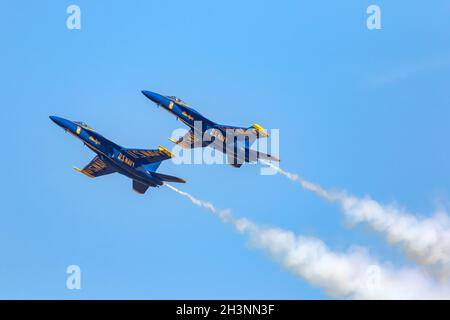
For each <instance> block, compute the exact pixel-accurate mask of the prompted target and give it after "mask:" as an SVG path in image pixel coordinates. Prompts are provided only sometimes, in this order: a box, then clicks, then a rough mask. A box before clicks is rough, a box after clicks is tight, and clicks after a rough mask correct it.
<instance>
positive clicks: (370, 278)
mask: <svg viewBox="0 0 450 320" xmlns="http://www.w3.org/2000/svg"><path fill="white" fill-rule="evenodd" d="M166 186H167V187H169V188H170V189H172V190H173V191H175V192H177V193H178V194H180V195H182V196H184V197H186V198H187V199H189V200H190V201H191V202H192V203H193V204H195V205H197V206H199V207H203V208H205V209H207V210H209V211H210V212H212V213H213V214H215V215H216V216H218V217H219V218H220V219H221V220H222V221H223V222H225V223H227V224H230V225H232V226H233V227H234V228H235V229H236V230H237V231H238V232H240V233H242V234H245V235H247V236H248V237H249V238H250V242H251V243H252V244H253V245H254V246H256V247H258V248H261V249H263V250H265V251H266V252H268V253H269V254H270V255H271V256H272V257H273V258H274V260H275V261H277V262H278V263H280V264H281V265H282V266H283V267H284V268H285V269H287V270H288V271H290V272H291V273H293V274H294V275H296V276H298V277H300V278H303V279H305V280H306V281H307V282H308V283H310V284H312V285H315V286H319V287H320V288H322V289H323V290H325V292H327V293H328V294H330V295H332V296H335V297H348V298H353V299H449V298H450V288H449V286H444V285H442V284H437V283H435V282H433V280H432V279H430V278H429V277H428V275H427V274H425V273H423V272H421V271H420V270H416V269H401V270H394V269H393V268H392V267H390V266H389V265H379V264H378V263H377V262H376V261H375V259H373V258H371V257H370V256H369V255H368V253H367V251H366V250H365V249H364V248H353V249H352V250H350V251H349V252H346V253H338V252H333V251H331V250H330V249H328V248H327V246H326V245H325V244H324V243H323V242H322V241H321V240H319V239H316V238H312V237H303V236H296V235H295V234H294V233H292V232H291V231H287V230H283V229H279V228H273V227H262V226H259V225H257V224H255V223H253V222H252V221H250V220H248V219H245V218H239V219H238V218H235V217H233V215H232V214H231V212H230V210H219V209H217V208H216V207H215V206H214V205H212V204H211V203H209V202H206V201H203V200H199V199H197V198H195V197H193V196H192V195H190V194H188V193H187V192H184V191H180V190H178V189H177V188H175V187H173V186H171V185H168V184H166Z"/></svg>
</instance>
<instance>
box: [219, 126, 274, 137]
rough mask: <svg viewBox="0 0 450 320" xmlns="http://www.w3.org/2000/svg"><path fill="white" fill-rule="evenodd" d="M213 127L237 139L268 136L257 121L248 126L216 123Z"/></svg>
mask: <svg viewBox="0 0 450 320" xmlns="http://www.w3.org/2000/svg"><path fill="white" fill-rule="evenodd" d="M215 128H217V129H219V130H220V131H221V132H222V133H223V134H225V135H226V136H227V137H229V136H231V135H233V136H234V137H236V138H237V140H245V139H246V138H247V139H248V140H249V141H255V140H256V139H258V138H261V137H262V138H266V137H268V136H269V134H268V133H267V131H266V130H265V129H264V128H263V127H262V126H260V125H259V124H257V123H255V124H252V125H251V126H250V127H248V128H244V127H235V126H226V125H216V126H215Z"/></svg>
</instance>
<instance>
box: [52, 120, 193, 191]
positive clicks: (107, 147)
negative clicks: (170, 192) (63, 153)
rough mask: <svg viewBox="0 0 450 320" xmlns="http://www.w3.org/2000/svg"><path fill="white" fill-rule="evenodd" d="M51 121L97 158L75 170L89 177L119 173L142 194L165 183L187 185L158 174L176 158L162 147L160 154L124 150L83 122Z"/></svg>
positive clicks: (182, 181) (142, 150) (139, 150)
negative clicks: (130, 180)
mask: <svg viewBox="0 0 450 320" xmlns="http://www.w3.org/2000/svg"><path fill="white" fill-rule="evenodd" d="M50 119H51V120H52V121H53V122H55V123H56V124H57V125H58V126H60V127H61V128H63V129H64V130H65V131H66V132H68V133H70V134H72V135H73V136H74V137H76V138H78V139H80V140H81V141H83V142H84V144H85V145H86V146H87V147H88V148H89V149H91V150H92V151H94V152H95V153H96V154H97V156H96V157H95V158H94V159H93V160H92V161H91V162H90V163H89V164H88V165H87V166H85V167H84V168H83V169H79V168H77V167H74V169H76V170H77V171H79V172H81V173H84V174H85V175H87V176H88V177H91V178H96V177H100V176H104V175H107V174H110V173H114V172H118V173H120V174H123V175H125V176H127V177H129V178H130V179H132V180H133V190H134V191H136V192H137V193H141V194H144V193H145V191H147V189H148V188H149V187H158V186H161V185H163V184H164V181H168V182H180V183H184V182H185V181H184V180H183V179H181V178H178V177H173V176H169V175H166V174H162V173H157V172H156V170H157V169H158V167H159V165H160V164H161V162H162V161H164V160H167V159H170V158H172V157H173V154H172V153H171V152H170V151H169V150H167V149H165V148H164V147H161V146H160V147H159V149H156V150H144V149H129V148H124V147H121V146H119V145H117V144H115V143H114V142H112V141H110V140H108V139H106V138H105V137H103V136H102V135H101V134H99V133H97V132H95V131H94V130H93V129H92V128H90V127H88V126H87V125H86V124H85V123H83V122H77V121H75V122H74V121H70V120H67V119H63V118H60V117H55V116H50Z"/></svg>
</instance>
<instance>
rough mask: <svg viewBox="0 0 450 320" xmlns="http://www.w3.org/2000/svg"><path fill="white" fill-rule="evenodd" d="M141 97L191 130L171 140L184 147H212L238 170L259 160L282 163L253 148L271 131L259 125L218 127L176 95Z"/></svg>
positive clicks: (152, 93) (149, 94)
mask: <svg viewBox="0 0 450 320" xmlns="http://www.w3.org/2000/svg"><path fill="white" fill-rule="evenodd" d="M142 94H144V96H146V97H147V98H148V99H150V100H151V101H153V102H154V103H156V105H158V106H160V107H162V108H163V109H165V110H166V111H168V112H170V113H171V114H173V115H174V116H175V117H176V118H177V119H179V120H181V121H182V122H183V123H184V124H186V125H187V126H188V127H189V128H190V131H189V132H188V133H187V134H186V135H185V136H184V137H181V138H180V139H178V140H173V139H170V138H169V140H170V141H172V142H173V143H175V144H177V145H179V146H181V147H183V148H196V147H202V148H203V147H207V146H209V147H212V148H214V149H216V150H220V151H222V152H223V153H226V154H227V157H228V163H229V164H230V165H232V166H233V167H237V168H239V167H240V166H241V165H242V164H243V163H245V162H254V161H257V160H258V159H264V160H270V161H280V160H279V159H278V158H277V157H275V156H272V155H269V154H266V153H262V152H259V151H257V150H251V149H250V144H251V143H252V142H253V141H254V140H256V139H259V138H267V137H268V136H269V134H268V132H267V131H266V130H265V129H264V128H263V127H262V126H261V125H259V124H257V123H255V124H252V125H251V126H250V127H235V126H228V125H221V124H217V123H215V122H213V121H211V120H209V119H207V118H205V117H204V116H203V115H201V114H200V113H199V112H198V111H196V110H194V109H193V108H192V107H190V106H189V105H188V104H187V103H185V102H183V101H182V100H181V99H179V98H177V97H175V96H164V95H161V94H159V93H156V92H151V91H146V90H143V91H142ZM238 141H243V142H244V146H243V147H240V146H238V145H237V142H238Z"/></svg>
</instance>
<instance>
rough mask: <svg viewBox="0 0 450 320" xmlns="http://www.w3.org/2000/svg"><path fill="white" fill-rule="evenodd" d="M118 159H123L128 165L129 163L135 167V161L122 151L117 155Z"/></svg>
mask: <svg viewBox="0 0 450 320" xmlns="http://www.w3.org/2000/svg"><path fill="white" fill-rule="evenodd" d="M117 159H119V161H122V162H123V163H125V164H126V165H128V166H130V167H134V161H133V160H130V159H128V158H127V157H125V156H124V155H123V154H122V153H119V155H118V156H117Z"/></svg>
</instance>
